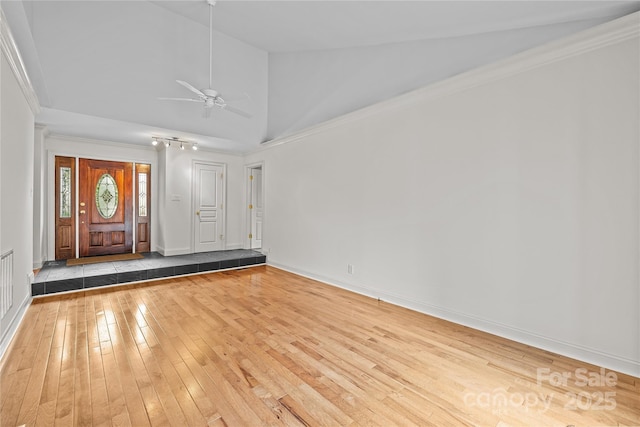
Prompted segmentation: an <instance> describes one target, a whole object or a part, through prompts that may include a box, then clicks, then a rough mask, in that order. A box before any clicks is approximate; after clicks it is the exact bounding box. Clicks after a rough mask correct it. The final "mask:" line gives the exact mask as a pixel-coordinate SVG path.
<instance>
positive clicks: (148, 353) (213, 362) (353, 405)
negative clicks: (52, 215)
mask: <svg viewBox="0 0 640 427" xmlns="http://www.w3.org/2000/svg"><path fill="white" fill-rule="evenodd" d="M539 369H542V370H543V372H555V373H568V375H572V376H573V377H572V378H573V379H574V381H569V382H568V383H567V384H552V382H551V381H549V378H548V377H543V378H540V373H539V371H538V370H539ZM545 369H546V371H544V370H545ZM577 369H582V370H583V372H588V373H594V374H595V373H599V372H601V371H600V368H599V367H597V366H593V365H589V364H586V363H582V362H579V361H576V360H572V359H569V358H566V357H563V356H559V355H556V354H553V353H551V352H548V351H544V350H540V349H536V348H532V347H530V346H527V345H523V344H520V343H516V342H513V341H509V340H506V339H503V338H500V337H497V336H494V335H490V334H486V333H483V332H479V331H475V330H473V329H470V328H467V327H463V326H460V325H456V324H453V323H450V322H447V321H444V320H441V319H436V318H433V317H430V316H426V315H423V314H420V313H416V312H413V311H411V310H407V309H404V308H400V307H396V306H393V305H391V304H388V303H385V302H383V301H379V300H375V299H372V298H367V297H364V296H362V295H356V294H353V293H351V292H348V291H345V290H342V289H337V288H334V287H331V286H328V285H325V284H322V283H319V282H315V281H313V280H310V279H306V278H304V277H300V276H296V275H294V274H291V273H287V272H284V271H281V270H278V269H275V268H271V267H255V268H251V269H247V270H238V271H229V272H218V273H212V274H204V275H198V276H189V277H182V278H171V279H166V280H162V281H157V282H150V283H146V284H137V285H129V286H123V287H119V288H111V289H99V290H91V291H84V292H78V293H75V294H67V295H57V296H50V297H44V298H40V299H37V300H35V301H34V303H33V304H32V305H31V306H30V307H29V308H28V310H27V313H26V314H25V317H24V321H23V323H22V324H21V325H20V327H19V329H18V332H17V334H16V336H15V338H14V340H13V343H12V344H11V347H10V349H9V351H8V352H7V353H6V354H5V357H4V358H3V360H2V361H0V405H1V406H0V423H1V425H2V426H5V425H8V426H14V425H20V424H23V423H24V424H26V425H44V426H50V425H55V424H57V425H92V426H110V425H124V426H126V425H132V426H139V425H153V426H204V425H209V426H218V427H219V426H243V425H251V426H254V425H255V426H257V425H288V426H325V425H326V426H338V425H340V426H344V425H363V426H364V425H367V426H376V425H377V426H389V425H420V426H429V425H436V426H442V425H456V426H457V425H473V426H476V425H481V426H500V427H506V426H514V425H518V426H520V425H532V426H538V425H560V426H567V425H576V426H579V425H640V405H638V396H639V395H640V379H638V378H636V377H632V376H629V375H624V374H621V373H613V372H612V371H609V370H605V372H611V373H613V374H615V376H616V381H615V384H609V385H591V386H589V385H584V384H576V382H575V373H576V372H580V371H576V370H577ZM604 393H608V396H609V400H608V401H607V402H608V404H609V407H606V408H605V407H603V405H604V404H605V403H606V402H604V400H601V401H598V396H604ZM596 404H599V405H600V406H599V407H596Z"/></svg>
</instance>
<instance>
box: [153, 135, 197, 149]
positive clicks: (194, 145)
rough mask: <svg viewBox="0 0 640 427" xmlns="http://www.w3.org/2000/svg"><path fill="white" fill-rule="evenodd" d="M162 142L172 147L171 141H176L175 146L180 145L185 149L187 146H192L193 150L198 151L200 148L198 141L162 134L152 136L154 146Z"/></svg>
mask: <svg viewBox="0 0 640 427" xmlns="http://www.w3.org/2000/svg"><path fill="white" fill-rule="evenodd" d="M160 142H162V143H163V144H164V146H165V147H167V148H169V147H171V143H172V142H173V143H175V145H174V146H175V147H179V148H180V149H181V150H184V149H185V148H186V147H191V149H192V150H194V151H196V150H197V149H198V143H197V142H190V141H183V140H181V139H178V138H175V137H171V138H162V137H160V136H152V137H151V145H153V146H154V147H155V146H156V145H158V143H160Z"/></svg>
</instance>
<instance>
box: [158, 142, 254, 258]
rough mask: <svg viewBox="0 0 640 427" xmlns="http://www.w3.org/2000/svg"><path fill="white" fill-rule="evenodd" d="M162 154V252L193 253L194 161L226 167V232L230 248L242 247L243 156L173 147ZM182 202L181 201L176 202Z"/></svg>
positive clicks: (160, 247) (166, 253)
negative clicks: (219, 164) (220, 164)
mask: <svg viewBox="0 0 640 427" xmlns="http://www.w3.org/2000/svg"><path fill="white" fill-rule="evenodd" d="M161 150H162V152H161V154H160V155H159V158H160V161H161V162H162V165H161V166H160V168H161V169H162V170H163V171H164V172H165V178H164V182H163V183H162V184H161V187H160V191H161V194H159V195H158V199H159V200H160V203H161V205H160V210H161V212H162V213H161V219H162V224H161V230H160V235H161V236H162V242H161V243H159V245H158V251H159V252H161V253H163V254H165V255H177V254H186V253H191V252H193V244H192V243H193V242H192V240H193V238H192V237H193V233H192V221H193V219H194V216H193V213H192V212H193V206H192V204H193V199H192V196H193V194H192V190H193V162H194V161H196V160H197V161H203V162H212V163H222V164H225V165H226V169H227V172H226V181H227V182H226V201H225V202H224V205H225V206H226V209H225V210H226V227H225V228H226V233H225V244H226V248H227V249H236V248H240V247H241V246H242V238H241V231H242V197H243V191H244V187H243V184H242V171H243V169H242V165H243V162H242V157H241V156H236V155H231V154H223V153H216V152H210V151H209V152H208V151H204V150H198V151H196V152H194V151H192V150H184V151H181V150H179V149H176V148H173V147H170V148H168V149H165V148H164V147H162V148H161ZM176 199H179V200H176Z"/></svg>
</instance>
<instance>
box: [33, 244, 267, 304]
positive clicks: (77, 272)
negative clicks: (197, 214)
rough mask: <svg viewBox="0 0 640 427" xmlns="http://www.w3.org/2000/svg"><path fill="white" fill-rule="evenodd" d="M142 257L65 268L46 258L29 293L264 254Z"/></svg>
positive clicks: (240, 261) (213, 266)
mask: <svg viewBox="0 0 640 427" xmlns="http://www.w3.org/2000/svg"><path fill="white" fill-rule="evenodd" d="M142 255H143V256H144V258H143V259H136V260H130V261H114V262H101V263H98V264H86V265H75V266H70V267H67V262H66V261H47V262H46V263H45V264H44V266H43V267H42V269H41V270H40V271H39V272H38V274H36V277H35V280H34V282H33V284H32V285H31V295H33V296H37V295H45V294H53V293H56V292H66V291H74V290H79V289H89V288H95V287H99V286H108V285H115V284H122V283H130V282H138V281H142V280H152V279H159V278H163V277H171V276H180V275H183V274H192V273H200V272H207V271H215V270H226V269H232V268H241V267H247V266H252V265H262V264H265V263H266V262H267V257H266V256H265V255H263V254H262V253H260V252H257V251H254V250H249V249H234V250H230V251H216V252H201V253H197V254H189V255H176V256H163V255H160V254H159V253H157V252H148V253H144V254H142Z"/></svg>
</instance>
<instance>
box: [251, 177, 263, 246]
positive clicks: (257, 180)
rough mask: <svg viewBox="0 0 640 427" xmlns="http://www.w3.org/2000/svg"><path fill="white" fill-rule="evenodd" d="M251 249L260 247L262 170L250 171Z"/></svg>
mask: <svg viewBox="0 0 640 427" xmlns="http://www.w3.org/2000/svg"><path fill="white" fill-rule="evenodd" d="M251 176H252V177H253V178H251V205H250V214H251V249H259V248H261V247H262V220H263V217H264V205H263V203H262V168H256V169H251Z"/></svg>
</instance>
